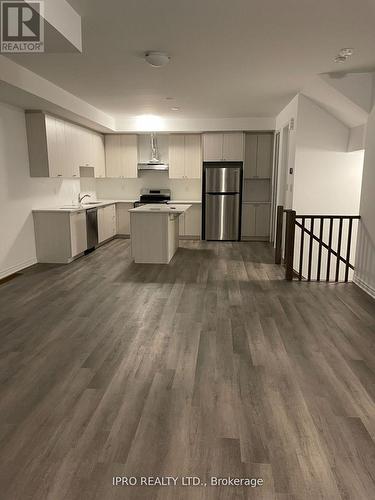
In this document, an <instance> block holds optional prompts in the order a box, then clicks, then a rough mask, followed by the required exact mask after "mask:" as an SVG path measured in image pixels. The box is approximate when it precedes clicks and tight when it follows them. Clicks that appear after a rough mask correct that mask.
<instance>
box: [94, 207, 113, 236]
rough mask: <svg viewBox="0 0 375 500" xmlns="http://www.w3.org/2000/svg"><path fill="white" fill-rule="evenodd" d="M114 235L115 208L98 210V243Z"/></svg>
mask: <svg viewBox="0 0 375 500" xmlns="http://www.w3.org/2000/svg"><path fill="white" fill-rule="evenodd" d="M115 235H116V206H115V205H108V206H106V207H100V208H98V243H102V242H103V241H106V240H109V239H110V238H113V237H114V236H115Z"/></svg>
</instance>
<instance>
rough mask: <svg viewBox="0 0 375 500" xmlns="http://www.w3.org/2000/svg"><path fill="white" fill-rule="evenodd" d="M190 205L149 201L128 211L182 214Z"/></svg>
mask: <svg viewBox="0 0 375 500" xmlns="http://www.w3.org/2000/svg"><path fill="white" fill-rule="evenodd" d="M190 207H191V205H190V204H189V205H187V204H186V205H183V204H181V205H180V204H176V205H173V204H168V205H167V204H164V203H150V204H148V205H141V206H140V207H137V208H132V209H130V210H129V212H130V213H150V214H155V213H156V214H157V213H159V214H160V213H162V214H183V213H184V212H186V210H188V209H189V208H190Z"/></svg>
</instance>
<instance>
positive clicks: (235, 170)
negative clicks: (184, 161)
mask: <svg viewBox="0 0 375 500" xmlns="http://www.w3.org/2000/svg"><path fill="white" fill-rule="evenodd" d="M241 186H242V163H241V162H234V163H228V162H226V163H205V164H204V178H203V191H204V192H203V203H204V211H203V213H204V220H203V231H204V235H203V237H204V239H206V240H224V241H238V240H239V239H240V237H241V235H240V222H241V220H240V219H241V195H242V193H241Z"/></svg>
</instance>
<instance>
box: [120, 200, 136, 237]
mask: <svg viewBox="0 0 375 500" xmlns="http://www.w3.org/2000/svg"><path fill="white" fill-rule="evenodd" d="M131 208H134V206H133V203H117V207H116V210H117V234H118V235H119V236H129V235H130V213H129V210H130V209H131Z"/></svg>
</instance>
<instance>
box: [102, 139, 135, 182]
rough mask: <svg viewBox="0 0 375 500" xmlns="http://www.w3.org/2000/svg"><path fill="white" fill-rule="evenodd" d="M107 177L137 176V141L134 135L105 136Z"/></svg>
mask: <svg viewBox="0 0 375 500" xmlns="http://www.w3.org/2000/svg"><path fill="white" fill-rule="evenodd" d="M105 163H106V176H107V177H124V178H136V177H138V171H137V167H138V142H137V136H136V135H130V134H124V135H122V134H109V135H106V136H105Z"/></svg>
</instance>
